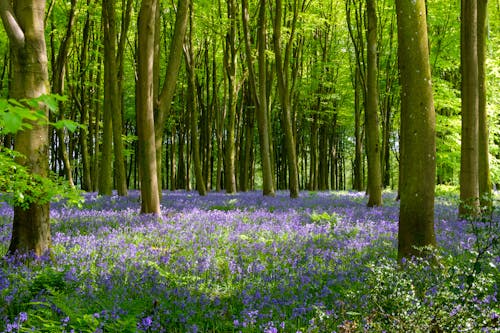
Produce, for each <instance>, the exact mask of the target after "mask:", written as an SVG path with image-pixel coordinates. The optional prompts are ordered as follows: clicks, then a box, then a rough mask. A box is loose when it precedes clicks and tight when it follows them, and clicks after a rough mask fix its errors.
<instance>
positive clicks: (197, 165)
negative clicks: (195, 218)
mask: <svg viewBox="0 0 500 333" xmlns="http://www.w3.org/2000/svg"><path fill="white" fill-rule="evenodd" d="M190 12H191V14H190V16H189V25H190V30H189V35H188V37H187V38H186V41H185V44H184V59H185V60H186V72H187V75H188V86H187V98H186V100H187V102H186V105H187V111H188V112H191V122H190V124H191V144H192V154H193V167H194V174H195V180H196V190H197V191H198V193H199V194H200V195H206V194H207V188H206V186H205V180H204V179H203V172H202V166H201V159H200V136H199V131H198V113H199V110H198V103H197V101H196V92H195V89H196V84H195V74H194V71H195V67H194V66H195V63H194V61H195V60H194V54H193V44H192V38H193V36H192V33H193V21H192V16H193V7H192V5H190Z"/></svg>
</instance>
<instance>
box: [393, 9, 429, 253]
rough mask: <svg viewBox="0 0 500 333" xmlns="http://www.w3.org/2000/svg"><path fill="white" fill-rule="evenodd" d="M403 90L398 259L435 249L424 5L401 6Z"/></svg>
mask: <svg viewBox="0 0 500 333" xmlns="http://www.w3.org/2000/svg"><path fill="white" fill-rule="evenodd" d="M396 9H397V18H398V41H399V45H398V55H399V70H400V84H401V140H400V142H401V146H400V149H401V153H400V155H401V168H400V170H401V171H400V180H401V181H400V189H399V193H400V199H401V206H400V212H399V232H398V242H399V244H398V258H399V260H401V259H402V258H410V257H411V256H412V255H425V253H426V252H425V251H423V252H422V247H425V246H435V244H436V236H435V233H434V187H435V178H436V144H435V135H436V132H435V124H436V123H435V115H434V102H433V96H432V84H431V71H430V64H429V49H428V38H427V19H426V15H425V2H424V0H416V1H408V0H397V1H396Z"/></svg>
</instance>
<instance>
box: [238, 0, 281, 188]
mask: <svg viewBox="0 0 500 333" xmlns="http://www.w3.org/2000/svg"><path fill="white" fill-rule="evenodd" d="M259 3H260V4H259V19H258V31H257V50H258V51H257V57H258V68H259V72H258V78H257V77H256V74H255V69H254V62H253V55H252V49H251V44H250V33H249V24H248V22H249V13H248V3H247V0H242V2H241V11H242V13H241V14H242V22H243V33H244V37H245V51H246V59H247V65H248V73H249V74H248V76H249V77H248V80H249V85H250V92H251V94H252V99H253V101H254V104H255V113H256V116H257V127H258V131H259V143H260V155H261V163H262V166H261V167H262V181H263V182H262V193H263V195H267V196H274V195H275V192H274V182H273V172H272V167H271V149H270V142H269V120H268V117H267V113H268V112H267V92H266V80H267V76H266V0H260V1H259ZM257 79H258V84H257Z"/></svg>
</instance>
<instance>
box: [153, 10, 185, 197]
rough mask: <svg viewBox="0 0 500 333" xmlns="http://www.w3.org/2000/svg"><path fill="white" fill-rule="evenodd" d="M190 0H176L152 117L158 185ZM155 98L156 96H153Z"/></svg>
mask: <svg viewBox="0 0 500 333" xmlns="http://www.w3.org/2000/svg"><path fill="white" fill-rule="evenodd" d="M190 3H191V0H179V1H178V2H177V13H176V16H175V26H174V33H173V37H172V41H171V43H170V52H169V55H168V64H167V70H166V72H165V79H164V82H163V87H162V89H161V92H160V96H159V100H158V108H155V110H157V112H156V114H155V118H154V122H155V124H154V126H155V149H156V168H157V173H158V175H157V178H158V183H159V184H158V186H159V187H160V186H161V179H162V177H161V168H162V158H161V157H162V148H163V134H164V131H165V121H166V119H167V117H168V116H169V115H170V109H171V104H172V100H173V98H174V94H175V85H176V82H177V75H178V73H179V69H180V66H181V61H182V46H183V43H184V36H185V35H186V29H187V24H188V17H189V5H190ZM155 98H157V97H156V96H155Z"/></svg>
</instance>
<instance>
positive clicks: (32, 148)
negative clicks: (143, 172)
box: [0, 0, 51, 256]
mask: <svg viewBox="0 0 500 333" xmlns="http://www.w3.org/2000/svg"><path fill="white" fill-rule="evenodd" d="M0 14H1V17H2V21H3V24H4V27H5V28H6V30H7V32H8V35H9V40H10V45H11V59H12V81H11V86H10V96H11V97H12V98H15V99H23V98H34V97H39V96H40V95H43V94H47V93H49V80H48V68H47V50H46V44H45V31H44V14H45V1H43V0H36V1H35V0H19V1H16V2H15V4H14V8H13V9H12V8H10V6H9V5H8V2H7V1H1V5H0ZM7 18H8V19H7ZM44 113H45V116H46V117H48V111H47V109H46V108H44ZM32 126H33V127H32V129H29V130H23V131H20V132H18V133H17V135H16V142H15V149H16V150H17V151H18V152H20V153H21V154H23V155H24V158H23V159H22V160H21V161H19V162H20V163H22V164H24V165H26V166H27V167H28V168H29V169H30V171H31V172H32V173H34V174H39V175H41V176H44V177H45V176H47V174H48V168H49V164H48V149H49V134H48V126H47V124H39V123H37V124H32ZM49 210H50V206H49V204H48V203H46V204H38V203H36V202H35V203H31V204H29V207H28V208H27V209H23V208H21V207H15V208H14V222H13V227H12V238H11V242H10V245H9V250H8V252H9V253H11V254H13V253H15V252H21V253H27V252H32V251H33V252H34V253H35V254H36V255H38V256H40V255H43V254H46V253H47V252H48V251H49V250H50V242H51V237H50V220H49Z"/></svg>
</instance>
